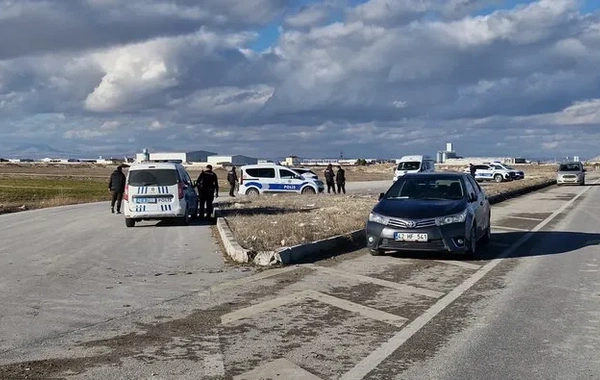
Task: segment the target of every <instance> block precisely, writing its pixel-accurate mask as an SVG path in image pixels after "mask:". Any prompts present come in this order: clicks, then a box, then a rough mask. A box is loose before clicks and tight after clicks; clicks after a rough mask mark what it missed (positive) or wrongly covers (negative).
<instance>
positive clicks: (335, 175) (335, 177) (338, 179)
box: [323, 164, 346, 194]
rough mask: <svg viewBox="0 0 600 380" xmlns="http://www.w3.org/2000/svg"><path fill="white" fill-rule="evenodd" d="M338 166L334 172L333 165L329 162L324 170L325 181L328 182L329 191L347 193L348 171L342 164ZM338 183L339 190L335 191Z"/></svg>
mask: <svg viewBox="0 0 600 380" xmlns="http://www.w3.org/2000/svg"><path fill="white" fill-rule="evenodd" d="M337 168H338V170H337V172H334V171H333V165H331V164H329V165H327V169H325V171H324V172H323V174H324V176H325V183H326V184H327V192H328V193H331V190H333V193H334V194H342V193H344V194H346V171H345V170H344V169H342V167H341V165H338V166H337ZM336 185H337V192H336V191H335V186H336Z"/></svg>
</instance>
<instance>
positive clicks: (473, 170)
mask: <svg viewBox="0 0 600 380" xmlns="http://www.w3.org/2000/svg"><path fill="white" fill-rule="evenodd" d="M475 172H477V169H476V168H475V165H473V164H472V163H469V173H471V177H473V178H475Z"/></svg>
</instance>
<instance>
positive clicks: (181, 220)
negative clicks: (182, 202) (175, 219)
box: [179, 209, 190, 226]
mask: <svg viewBox="0 0 600 380" xmlns="http://www.w3.org/2000/svg"><path fill="white" fill-rule="evenodd" d="M179 224H180V225H182V226H187V225H188V224H190V212H189V210H187V209H186V210H185V214H184V215H183V216H182V217H181V218H179Z"/></svg>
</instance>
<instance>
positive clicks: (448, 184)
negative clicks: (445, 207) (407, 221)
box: [385, 178, 464, 200]
mask: <svg viewBox="0 0 600 380" xmlns="http://www.w3.org/2000/svg"><path fill="white" fill-rule="evenodd" d="M463 196H464V193H463V187H462V184H461V180H460V178H409V179H406V178H405V179H401V180H399V181H396V182H395V183H394V184H393V185H392V187H390V189H389V190H388V192H387V193H386V194H385V199H425V200H427V199H431V200H459V199H462V198H463Z"/></svg>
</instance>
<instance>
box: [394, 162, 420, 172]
mask: <svg viewBox="0 0 600 380" xmlns="http://www.w3.org/2000/svg"><path fill="white" fill-rule="evenodd" d="M420 167H421V162H419V161H406V162H401V163H399V164H398V170H418V169H419V168H420Z"/></svg>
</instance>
